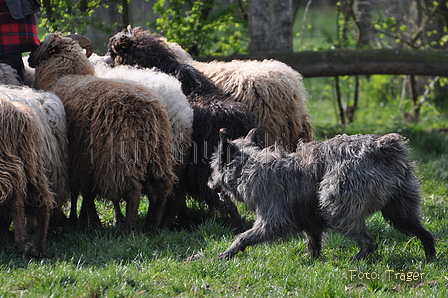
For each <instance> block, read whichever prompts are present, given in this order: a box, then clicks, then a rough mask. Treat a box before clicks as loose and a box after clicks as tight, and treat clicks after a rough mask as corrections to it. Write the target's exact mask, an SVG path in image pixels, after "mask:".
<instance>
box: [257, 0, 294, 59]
mask: <svg viewBox="0 0 448 298" xmlns="http://www.w3.org/2000/svg"><path fill="white" fill-rule="evenodd" d="M292 25H293V5H292V0H280V1H278V0H249V52H250V53H266V52H292Z"/></svg>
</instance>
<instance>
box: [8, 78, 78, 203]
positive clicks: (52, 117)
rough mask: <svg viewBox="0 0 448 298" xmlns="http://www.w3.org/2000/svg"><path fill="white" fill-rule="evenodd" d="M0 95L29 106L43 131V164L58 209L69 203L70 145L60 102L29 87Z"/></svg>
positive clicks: (18, 88)
mask: <svg viewBox="0 0 448 298" xmlns="http://www.w3.org/2000/svg"><path fill="white" fill-rule="evenodd" d="M0 93H1V94H3V95H4V96H5V97H6V98H8V99H9V100H11V101H12V102H17V103H22V104H25V105H27V106H29V107H30V108H31V109H32V110H33V111H34V113H35V114H36V117H37V118H38V119H39V122H40V124H41V126H40V129H41V130H42V131H43V138H44V142H43V163H44V165H45V173H46V176H47V177H48V181H49V183H50V188H51V190H52V191H53V193H54V194H55V201H56V205H57V206H61V205H64V204H65V203H67V201H68V199H69V190H68V148H67V146H68V141H67V128H66V117H65V110H64V106H63V104H62V102H61V100H60V99H59V98H58V97H57V96H56V95H55V94H53V93H50V92H44V91H37V90H34V89H32V88H29V87H26V86H24V87H13V86H0Z"/></svg>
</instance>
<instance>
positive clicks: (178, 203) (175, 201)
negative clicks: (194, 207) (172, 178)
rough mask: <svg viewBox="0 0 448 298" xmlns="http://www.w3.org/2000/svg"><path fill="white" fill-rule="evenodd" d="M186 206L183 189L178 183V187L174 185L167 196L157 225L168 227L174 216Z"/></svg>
mask: <svg viewBox="0 0 448 298" xmlns="http://www.w3.org/2000/svg"><path fill="white" fill-rule="evenodd" d="M181 183H182V182H181ZM186 207H187V205H186V201H185V189H184V188H183V187H182V186H181V185H179V186H178V187H175V189H174V190H173V192H172V193H171V194H169V195H168V196H167V199H166V204H165V208H164V210H163V215H162V219H161V221H160V225H159V226H160V227H162V228H170V227H171V226H172V224H173V222H174V219H175V218H176V216H178V215H179V213H180V211H181V210H182V209H186Z"/></svg>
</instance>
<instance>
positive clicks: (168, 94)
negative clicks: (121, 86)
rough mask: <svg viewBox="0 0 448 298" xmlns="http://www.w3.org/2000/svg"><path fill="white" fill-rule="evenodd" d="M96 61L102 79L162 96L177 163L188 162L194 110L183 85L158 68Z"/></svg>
mask: <svg viewBox="0 0 448 298" xmlns="http://www.w3.org/2000/svg"><path fill="white" fill-rule="evenodd" d="M89 59H90V60H91V61H95V62H94V65H95V74H96V75H97V76H98V77H101V78H111V79H112V78H114V79H121V80H123V81H128V82H135V83H138V84H141V85H143V86H145V87H146V88H148V89H149V90H151V91H153V92H154V93H155V94H157V95H159V96H160V99H159V100H160V103H161V104H162V105H163V106H164V107H165V109H166V112H167V114H168V118H169V120H170V123H171V127H172V132H173V133H172V139H171V146H172V149H171V150H172V151H173V154H174V157H175V161H176V163H177V164H182V163H184V162H185V160H186V156H185V155H186V154H187V152H188V151H189V148H190V146H191V143H192V138H191V135H192V130H193V128H192V126H193V109H192V108H191V106H190V104H189V103H188V100H187V98H186V96H185V95H184V94H183V93H182V90H181V86H180V82H179V81H178V80H176V79H175V78H173V77H172V76H169V75H167V74H165V73H163V72H160V71H157V70H155V69H141V68H136V67H132V66H126V65H121V66H115V67H113V68H112V67H109V66H107V65H106V63H105V62H104V61H105V58H104V57H100V56H97V55H95V54H94V55H92V56H91V57H90V58H89Z"/></svg>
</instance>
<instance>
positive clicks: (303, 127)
mask: <svg viewBox="0 0 448 298" xmlns="http://www.w3.org/2000/svg"><path fill="white" fill-rule="evenodd" d="M192 65H193V66H194V67H195V68H197V69H198V70H200V71H201V72H202V73H204V74H205V75H206V76H208V77H209V78H210V79H211V81H212V82H213V83H214V84H215V85H216V86H217V87H218V88H220V89H221V90H222V91H223V92H224V93H225V94H230V95H232V97H233V98H234V99H235V100H236V101H238V102H242V103H243V104H245V105H246V106H247V108H248V109H249V111H252V112H253V113H254V115H255V117H256V118H257V122H258V123H259V127H260V129H262V130H263V131H264V132H265V133H266V134H267V137H266V138H265V139H266V145H272V144H274V142H280V143H281V144H282V145H284V146H285V147H287V149H288V151H294V150H295V148H296V145H297V143H298V142H299V140H305V141H307V142H309V141H311V140H312V139H313V129H312V126H311V123H310V116H309V113H308V111H307V108H306V105H305V104H306V101H307V99H308V93H307V92H306V90H305V87H304V86H303V82H302V76H301V74H300V73H298V72H297V71H295V70H293V69H292V68H291V67H289V66H288V65H286V64H285V63H283V62H280V61H276V60H263V61H255V60H251V61H242V60H234V61H231V62H216V61H215V62H210V63H201V62H197V61H192Z"/></svg>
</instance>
